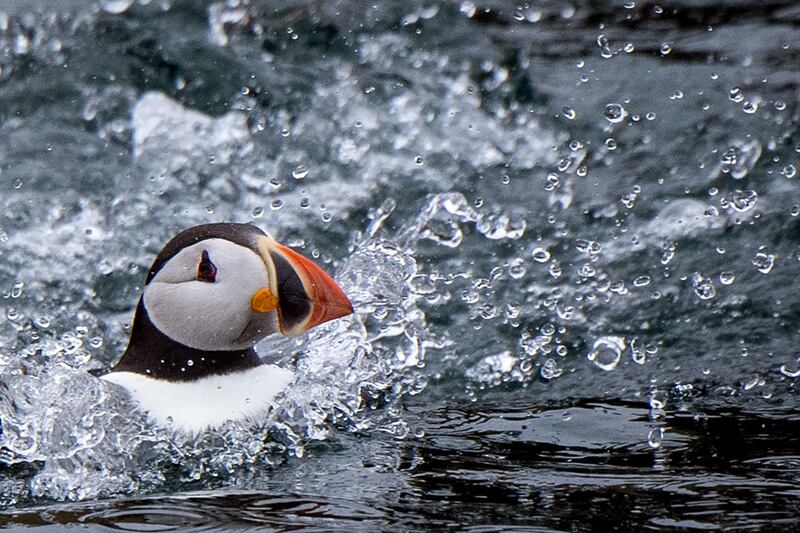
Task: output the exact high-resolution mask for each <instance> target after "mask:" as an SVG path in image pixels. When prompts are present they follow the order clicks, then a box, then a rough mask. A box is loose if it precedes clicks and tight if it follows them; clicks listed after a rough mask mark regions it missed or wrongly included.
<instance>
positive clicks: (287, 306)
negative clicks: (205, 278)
mask: <svg viewBox="0 0 800 533" xmlns="http://www.w3.org/2000/svg"><path fill="white" fill-rule="evenodd" d="M258 250H259V252H260V254H261V257H262V259H263V260H264V264H265V265H266V267H267V271H268V272H269V274H270V285H271V286H270V288H269V291H267V290H266V289H261V290H259V291H257V292H256V294H254V295H253V300H252V307H253V309H254V310H258V309H257V308H256V307H257V305H256V303H257V301H269V298H268V297H266V296H265V295H264V293H265V291H266V292H268V293H271V294H272V295H275V299H274V302H273V301H269V305H266V306H265V307H264V310H265V311H266V310H267V309H268V308H269V310H273V309H275V310H277V312H278V325H279V327H280V330H281V333H282V334H284V335H298V334H300V333H303V332H305V331H308V330H309V329H311V328H313V327H314V326H319V325H320V324H324V323H325V322H328V321H330V320H335V319H337V318H341V317H343V316H347V315H349V314H351V313H352V312H353V304H351V303H350V300H349V299H348V298H347V295H346V294H345V293H344V291H343V290H342V288H341V287H339V285H338V284H337V283H336V282H335V281H333V278H331V277H330V276H329V275H328V274H327V273H326V272H325V271H324V270H322V269H321V268H320V267H319V266H318V265H317V264H316V263H314V262H313V261H311V260H310V259H308V258H306V257H303V256H302V255H300V254H299V253H297V252H295V251H294V250H292V249H291V248H289V247H288V246H284V245H282V244H280V243H278V242H277V241H275V240H274V239H272V238H270V237H261V238H260V239H259V241H258Z"/></svg>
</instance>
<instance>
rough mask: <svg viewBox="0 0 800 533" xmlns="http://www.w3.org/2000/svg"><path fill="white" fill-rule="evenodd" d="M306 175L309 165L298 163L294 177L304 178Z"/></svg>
mask: <svg viewBox="0 0 800 533" xmlns="http://www.w3.org/2000/svg"><path fill="white" fill-rule="evenodd" d="M306 176H308V166H307V165H297V166H296V167H295V168H294V170H293V171H292V177H293V178H294V179H296V180H301V179H304V178H305V177H306Z"/></svg>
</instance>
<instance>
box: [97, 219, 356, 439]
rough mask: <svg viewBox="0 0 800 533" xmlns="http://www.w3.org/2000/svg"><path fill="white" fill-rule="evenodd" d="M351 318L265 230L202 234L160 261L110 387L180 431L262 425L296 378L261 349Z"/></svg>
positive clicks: (230, 227)
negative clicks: (266, 341) (270, 340)
mask: <svg viewBox="0 0 800 533" xmlns="http://www.w3.org/2000/svg"><path fill="white" fill-rule="evenodd" d="M352 312H353V307H352V305H351V303H350V301H349V299H348V298H347V296H346V295H345V294H344V292H343V291H342V289H341V288H340V287H339V286H338V285H337V284H336V282H335V281H333V279H332V278H331V277H330V276H329V275H328V274H326V273H325V272H324V271H323V270H322V269H321V268H320V267H319V266H317V265H316V264H315V263H314V262H312V261H311V260H309V259H307V258H305V257H303V256H302V255H300V254H299V253H297V252H295V251H294V250H292V249H291V248H288V247H286V246H283V245H282V244H280V243H278V242H276V241H275V240H274V239H273V238H272V237H270V236H269V235H267V234H266V233H264V232H263V231H262V230H260V229H259V228H257V227H256V226H253V225H251V224H233V223H217V224H204V225H201V226H195V227H192V228H189V229H187V230H185V231H183V232H181V233H179V234H178V235H176V236H175V237H174V238H173V239H172V240H170V241H169V242H168V243H167V244H166V245H165V246H164V248H163V249H162V250H161V252H160V253H159V254H158V256H157V257H156V259H155V261H154V262H153V265H152V266H151V267H150V270H149V272H148V274H147V279H146V281H145V286H144V291H143V293H142V296H141V298H140V299H139V303H138V305H137V307H136V313H135V316H134V320H133V326H132V328H131V335H130V339H129V341H128V347H127V349H126V350H125V353H124V354H123V356H122V358H121V359H120V360H119V362H118V363H117V364H116V365H115V366H114V367H113V368H112V370H111V372H109V373H108V374H106V375H104V376H103V379H105V380H107V381H109V382H111V383H115V384H117V385H119V386H121V387H123V388H125V389H126V390H127V392H128V393H129V394H130V396H131V397H132V399H133V400H134V401H135V402H136V403H137V404H138V407H139V409H141V410H142V411H143V412H144V413H145V414H146V416H147V417H148V418H149V419H150V420H152V421H154V422H155V423H157V424H159V425H164V426H169V427H172V428H174V429H175V430H178V431H183V432H186V433H197V432H200V431H202V430H204V429H207V428H212V427H217V426H220V425H222V424H224V423H225V422H227V421H258V420H260V419H263V418H264V417H265V416H266V414H267V413H268V412H269V410H270V408H271V406H272V405H273V402H274V400H275V398H276V396H277V395H278V394H279V393H280V392H281V391H283V390H284V389H285V388H286V387H287V386H288V385H289V383H291V381H292V380H293V378H294V373H293V371H292V370H290V369H287V368H282V367H279V366H276V365H272V364H266V363H264V362H263V361H262V360H261V358H260V357H259V356H258V354H257V353H256V351H255V349H254V346H255V344H256V343H257V342H258V341H260V340H261V339H263V338H264V337H266V336H268V335H271V334H273V333H278V334H281V335H297V334H301V333H303V332H305V331H307V330H309V329H310V328H313V327H315V326H318V325H320V324H322V323H325V322H328V321H330V320H334V319H336V318H340V317H343V316H346V315H349V314H351V313H352Z"/></svg>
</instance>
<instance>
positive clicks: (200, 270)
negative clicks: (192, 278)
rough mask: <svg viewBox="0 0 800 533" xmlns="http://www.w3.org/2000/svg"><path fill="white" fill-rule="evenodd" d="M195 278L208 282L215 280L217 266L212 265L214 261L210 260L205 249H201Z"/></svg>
mask: <svg viewBox="0 0 800 533" xmlns="http://www.w3.org/2000/svg"><path fill="white" fill-rule="evenodd" d="M197 279H198V280H200V281H206V282H208V283H214V282H215V281H216V280H217V267H216V266H214V263H212V262H211V258H210V257H208V251H207V250H203V255H202V257H201V258H200V263H198V265H197Z"/></svg>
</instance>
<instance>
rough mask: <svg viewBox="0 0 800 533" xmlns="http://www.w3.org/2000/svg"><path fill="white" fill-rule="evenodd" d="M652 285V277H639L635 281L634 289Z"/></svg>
mask: <svg viewBox="0 0 800 533" xmlns="http://www.w3.org/2000/svg"><path fill="white" fill-rule="evenodd" d="M647 285H650V276H639V277H637V278H636V279H634V280H633V286H634V287H645V286H647Z"/></svg>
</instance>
